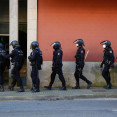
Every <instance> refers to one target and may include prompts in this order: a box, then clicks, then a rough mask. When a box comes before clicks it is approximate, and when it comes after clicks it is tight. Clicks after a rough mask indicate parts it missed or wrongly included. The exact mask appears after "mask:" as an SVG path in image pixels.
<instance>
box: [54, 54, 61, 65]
mask: <svg viewBox="0 0 117 117" xmlns="http://www.w3.org/2000/svg"><path fill="white" fill-rule="evenodd" d="M61 56H62V53H61V52H58V53H57V59H56V63H55V64H56V66H57V67H58V66H59V63H60V59H61Z"/></svg>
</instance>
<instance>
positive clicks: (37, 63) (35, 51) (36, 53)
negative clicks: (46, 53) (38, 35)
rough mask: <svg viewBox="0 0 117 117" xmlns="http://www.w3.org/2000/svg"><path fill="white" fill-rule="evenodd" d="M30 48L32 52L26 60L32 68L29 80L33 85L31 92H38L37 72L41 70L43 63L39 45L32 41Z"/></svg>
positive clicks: (38, 80)
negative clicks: (30, 79)
mask: <svg viewBox="0 0 117 117" xmlns="http://www.w3.org/2000/svg"><path fill="white" fill-rule="evenodd" d="M30 47H31V49H32V52H31V54H30V56H29V57H28V59H29V61H30V62H31V66H32V71H31V78H32V83H33V87H32V92H39V91H40V90H39V87H40V79H39V72H38V70H41V65H42V63H43V58H42V51H41V50H40V49H39V44H38V42H37V41H33V42H32V43H31V46H30Z"/></svg>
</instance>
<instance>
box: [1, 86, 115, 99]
mask: <svg viewBox="0 0 117 117" xmlns="http://www.w3.org/2000/svg"><path fill="white" fill-rule="evenodd" d="M99 98H117V87H114V88H113V89H110V90H106V89H104V88H102V87H96V88H95V87H92V88H91V89H74V90H73V89H67V91H59V90H58V89H55V88H53V90H45V89H41V92H38V93H32V92H31V91H30V90H29V89H26V90H25V92H22V93H17V92H16V91H8V89H6V90H5V92H0V101H6V100H75V99H99Z"/></svg>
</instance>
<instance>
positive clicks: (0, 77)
mask: <svg viewBox="0 0 117 117" xmlns="http://www.w3.org/2000/svg"><path fill="white" fill-rule="evenodd" d="M0 91H1V92H3V91H4V86H3V71H2V70H0Z"/></svg>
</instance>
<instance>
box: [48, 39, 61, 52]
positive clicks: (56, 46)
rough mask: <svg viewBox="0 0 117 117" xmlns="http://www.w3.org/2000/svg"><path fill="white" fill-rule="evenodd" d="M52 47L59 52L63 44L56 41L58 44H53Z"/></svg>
mask: <svg viewBox="0 0 117 117" xmlns="http://www.w3.org/2000/svg"><path fill="white" fill-rule="evenodd" d="M50 46H52V47H53V49H55V50H57V49H60V48H61V43H60V42H58V41H56V42H54V43H52V44H51V45H50Z"/></svg>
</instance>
